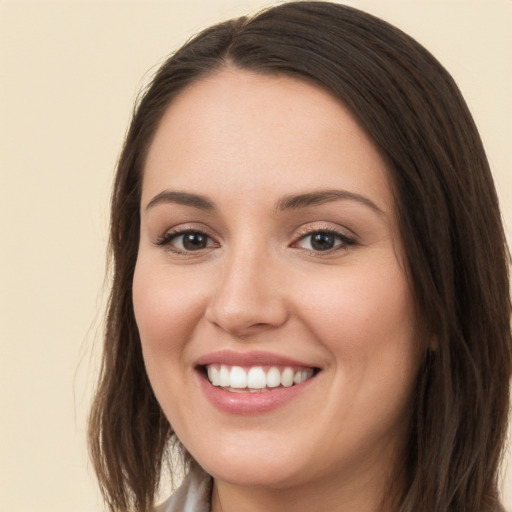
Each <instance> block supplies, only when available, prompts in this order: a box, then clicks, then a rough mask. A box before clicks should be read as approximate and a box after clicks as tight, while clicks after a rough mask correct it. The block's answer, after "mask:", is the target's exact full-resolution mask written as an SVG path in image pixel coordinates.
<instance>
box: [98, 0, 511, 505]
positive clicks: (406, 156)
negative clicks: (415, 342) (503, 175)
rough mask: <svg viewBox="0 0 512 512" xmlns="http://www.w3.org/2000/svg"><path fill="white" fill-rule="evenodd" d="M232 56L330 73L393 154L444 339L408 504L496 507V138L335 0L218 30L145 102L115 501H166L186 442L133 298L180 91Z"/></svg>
mask: <svg viewBox="0 0 512 512" xmlns="http://www.w3.org/2000/svg"><path fill="white" fill-rule="evenodd" d="M227 65H231V66H234V67H236V68H240V69H248V70H252V71H254V72H258V73H266V74H269V73H270V74H275V73H276V74H279V73H280V74H287V75H292V76H295V77H299V78H302V79H304V80H309V81H312V82H314V83H316V84H320V85H321V86H322V87H324V88H326V89H327V90H329V91H331V93H333V94H335V95H336V96H337V97H338V98H339V99H340V101H342V102H343V103H344V104H346V105H347V106H348V107H349V108H351V109H352V111H353V112H354V114H355V115H356V116H357V117H358V118H359V120H360V121H361V123H362V125H363V126H364V127H365V128H366V130H367V131H368V133H369V134H370V135H371V137H372V138H373V140H374V142H375V143H376V144H377V146H378V147H379V148H380V150H381V153H382V154H383V155H384V157H385V158H386V159H387V161H388V164H389V168H390V172H391V180H392V183H393V190H394V194H395V200H396V206H397V210H398V214H399V227H400V231H401V236H402V240H403V244H404V247H405V252H406V257H407V272H408V276H409V279H410V282H411V287H412V289H413V290H414V295H415V299H416V302H417V307H418V311H419V313H420V316H421V318H422V321H423V323H424V325H425V326H426V329H427V331H428V335H429V339H430V340H432V343H431V349H430V350H428V351H427V352H426V355H425V361H424V364H423V367H422V369H421V371H420V375H419V377H418V383H417V393H416V399H415V403H414V411H413V421H412V425H411V430H410V431H411V434H410V438H409V444H408V453H407V460H406V461H405V464H406V474H407V475H408V477H407V478H408V482H407V488H406V490H405V492H404V494H403V496H402V497H401V501H400V506H399V510H400V512H413V511H414V512H420V511H424V512H441V511H452V512H461V511H467V512H488V511H491V510H496V509H497V507H498V474H499V473H498V471H499V462H500V457H501V452H502V450H503V446H504V440H505V433H506V427H507V418H508V408H509V383H510V377H511V373H512V344H511V334H510V325H509V320H510V298H509V281H508V266H509V257H508V252H507V248H506V242H505V237H504V233H503V228H502V224H501V219H500V212H499V208H498V200H497V197H496V192H495V189H494V185H493V181H492V177H491V173H490V170H489V166H488V163H487V160H486V157H485V153H484V149H483V146H482V142H481V140H480V137H479V135H478V132H477V130H476V127H475V125H474V123H473V120H472V118H471V115H470V113H469V111H468V109H467V106H466V104H465V102H464V100H463V98H462V96H461V94H460V92H459V90H458V88H457V86H456V85H455V83H454V81H453V79H452V78H451V76H450V75H449V74H448V73H447V72H446V71H445V70H444V68H443V67H442V66H441V65H440V64H439V63H438V62H437V60H435V59H434V57H432V55H431V54H430V53H429V52H428V51H426V50H425V49H424V48H423V47H422V46H420V45H419V44H418V43H417V42H415V41H414V40H413V39H411V38H410V37H409V36H407V35H406V34H404V33H403V32H401V31H400V30H398V29H396V28H394V27H392V26H391V25H389V24H387V23H386V22H383V21H382V20H379V19H377V18H375V17H373V16H371V15H368V14H365V13H363V12H361V11H358V10H356V9H352V8H349V7H346V6H342V5H337V4H333V3H326V2H291V3H287V4H284V5H280V6H277V7H274V8H271V9H268V10H266V11H263V12H261V13H260V14H258V15H257V16H255V17H253V18H250V19H247V18H241V19H237V20H233V21H228V22H225V23H222V24H219V25H216V26H214V27H211V28H209V29H207V30H205V31H204V32H202V33H201V34H199V35H198V36H196V37H195V38H194V39H192V40H191V41H190V42H188V43H187V44H186V45H185V46H184V47H183V48H181V49H180V50H179V51H178V52H177V53H175V54H174V55H173V56H171V57H170V58H169V59H168V60H167V61H166V62H165V63H164V65H163V66H162V67H161V68H160V70H159V71H158V72H157V74H156V75H155V77H154V79H153V81H152V83H151V84H150V86H149V87H148V88H147V90H146V91H145V93H144V94H143V96H142V98H141V100H140V102H139V103H138V105H137V106H136V109H135V111H134V114H133V118H132V121H131V125H130V129H129V132H128V134H127V137H126V141H125V145H124V148H123V151H122V154H121V156H120V160H119V164H118V167H117V175H116V179H115V184H114V191H113V196H112V210H111V233H110V251H111V253H110V254H111V264H112V271H113V283H112V292H111V296H110V302H109V306H108V315H107V320H106V332H105V346H104V355H103V365H102V369H101V375H100V380H99V385H98V388H97V392H96V397H95V400H94V403H93V407H92V411H91V415H90V426H89V443H90V451H91V456H92V460H93V463H94V466H95V469H96V472H97V475H98V478H99V482H100V485H101V488H102V491H103V494H104V496H105V499H106V501H107V503H108V505H109V507H110V509H111V510H112V511H121V510H122V511H123V512H126V511H137V512H147V511H148V510H149V509H150V507H151V506H152V503H153V500H154V495H155V491H156V488H157V486H158V482H159V479H160V472H161V468H162V462H163V460H164V459H165V458H166V457H167V455H166V454H167V448H168V446H169V443H171V442H172V441H173V440H175V436H174V433H173V430H172V427H171V425H169V423H168V422H167V420H166V419H165V417H164V415H163V413H162V410H161V409H160V407H159V405H158V403H157V401H156V399H155V397H154V395H153V392H152V390H151V386H150V384H149V381H148V378H147V376H146V372H145V369H144V363H143V359H142V353H141V347H140V339H139V335H138V331H137V326H136V323H135V319H134V313H133V305H132V295H131V285H132V278H133V272H134V267H135V262H136V257H137V248H138V243H139V206H140V204H139V203H140V194H141V183H142V176H143V169H144V161H145V156H146V153H147V149H148V147H149V145H150V144H151V140H152V137H153V135H154V133H155V131H156V129H157V127H158V123H159V121H160V119H161V117H162V115H163V113H164V111H165V109H166V107H167V106H168V105H169V103H170V102H171V101H172V100H173V98H174V97H175V96H176V94H178V93H179V92H180V91H182V90H183V89H184V88H186V87H187V86H189V85H190V84H191V83H193V82H195V81H197V80H200V79H201V78H202V77H204V76H205V75H208V74H210V73H213V72H215V71H216V70H219V69H221V68H223V67H225V66H227Z"/></svg>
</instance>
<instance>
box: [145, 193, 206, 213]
mask: <svg viewBox="0 0 512 512" xmlns="http://www.w3.org/2000/svg"><path fill="white" fill-rule="evenodd" d="M162 203H175V204H182V205H184V206H192V207H193V208H197V209H199V210H214V209H215V203H213V202H212V201H210V200H209V199H208V198H207V197H205V196H201V195H199V194H191V193H190V192H174V191H171V190H164V191H163V192H160V193H159V194H157V195H156V196H155V197H153V199H151V201H149V203H148V205H147V206H146V210H149V209H150V208H153V207H154V206H156V205H158V204H162Z"/></svg>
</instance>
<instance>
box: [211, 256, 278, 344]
mask: <svg viewBox="0 0 512 512" xmlns="http://www.w3.org/2000/svg"><path fill="white" fill-rule="evenodd" d="M280 273H281V274H282V272H280V271H279V269H278V268H277V265H276V264H275V262H274V264H273V263H272V261H271V258H269V257H264V256H262V255H260V254H256V253H251V252H248V251H245V252H244V253H243V254H238V255H235V254H233V255H232V257H231V258H230V259H229V260H228V261H225V262H224V267H223V269H222V271H221V272H219V275H218V277H216V278H214V280H215V287H214V292H213V294H212V297H211V300H210V302H209V304H208V306H207V309H206V319H207V320H208V321H209V322H211V323H212V324H214V325H216V326H217V327H219V328H220V329H222V330H224V331H226V332H228V333H229V334H231V335H233V336H237V337H242V336H247V335H251V334H255V333H258V332H262V331H265V330H267V329H271V328H276V327H279V326H281V325H283V324H284V323H285V322H286V320H287V317H288V312H287V305H286V300H285V293H284V289H283V286H282V280H281V279H280V278H279V274H280Z"/></svg>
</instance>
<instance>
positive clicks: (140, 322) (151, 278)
mask: <svg viewBox="0 0 512 512" xmlns="http://www.w3.org/2000/svg"><path fill="white" fill-rule="evenodd" d="M182 281H184V279H183V278H182V279H181V280H180V277H179V275H176V276H172V275H170V273H169V272H168V271H165V269H162V268H160V265H159V264H158V263H155V262H152V263H148V262H145V261H144V260H143V259H142V260H141V259H139V260H138V261H137V265H136V267H135V273H134V279H133V307H134V312H135V320H136V322H137V326H138V329H139V334H140V338H141V343H142V348H143V351H144V356H145V359H146V356H148V357H149V355H150V354H154V355H155V356H162V355H165V354H170V355H172V356H173V358H176V357H177V355H178V354H180V353H181V351H182V349H183V348H184V345H185V341H186V340H187V339H190V337H191V335H192V333H193V331H194V329H195V327H196V325H197V323H198V321H199V319H200V318H201V316H202V314H203V311H204V307H203V306H204V293H201V290H199V289H198V288H197V287H195V286H194V283H190V282H182Z"/></svg>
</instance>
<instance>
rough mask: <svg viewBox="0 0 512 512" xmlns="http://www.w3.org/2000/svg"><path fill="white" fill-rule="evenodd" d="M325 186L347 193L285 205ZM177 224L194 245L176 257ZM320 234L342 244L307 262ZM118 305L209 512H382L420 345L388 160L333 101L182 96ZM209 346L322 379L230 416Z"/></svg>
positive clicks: (232, 92) (168, 117)
mask: <svg viewBox="0 0 512 512" xmlns="http://www.w3.org/2000/svg"><path fill="white" fill-rule="evenodd" d="M325 190H337V191H344V194H345V196H342V197H338V198H337V199H335V200H333V199H332V198H331V200H324V201H320V202H319V203H317V204H312V205H302V206H300V207H296V208H283V198H284V197H289V196H290V195H300V194H305V193H311V192H315V193H316V192H318V191H325ZM164 191H179V192H187V193H190V194H198V195H200V196H204V197H206V198H207V199H208V200H209V201H210V202H211V203H214V205H215V206H214V207H212V208H202V207H200V206H201V205H200V204H195V205H194V204H192V205H190V204H188V205H185V204H178V203H177V202H176V201H175V197H174V199H173V198H172V197H171V198H169V196H167V199H162V195H161V194H162V193H163V192H164ZM347 192H348V193H349V194H348V195H347V194H346V193H347ZM159 194H160V196H159ZM157 196H159V199H155V197H157ZM324 199H325V198H324ZM178 202H180V201H178ZM279 202H281V208H278V207H276V205H278V204H279ZM148 205H149V206H148ZM202 206H204V205H202ZM288 206H289V205H288ZM180 230H193V231H196V232H202V233H205V234H206V235H207V237H208V238H206V239H205V240H207V244H206V246H205V247H204V248H199V249H198V250H192V251H184V250H183V247H184V246H183V237H180V235H179V234H175V233H176V232H178V233H179V231H180ZM325 230H334V231H336V232H339V233H340V235H341V238H340V237H338V236H335V237H334V239H333V240H334V246H333V247H332V249H329V250H327V251H323V250H313V249H312V248H313V246H312V244H311V242H312V238H311V233H313V232H319V231H324V232H325ZM169 233H171V234H169ZM166 234H167V238H166V239H165V236H166ZM343 237H345V238H343ZM347 237H348V238H349V239H350V240H351V242H350V243H347V242H346V238H347ZM159 244H160V245H159ZM133 300H134V307H135V315H136V320H137V324H138V327H139V331H140V336H141V342H142V349H143V354H144V360H145V364H146V368H147V372H148V375H149V378H150V381H151V384H152V386H153V389H154V391H155V394H156V396H157V399H158V400H159V402H160V404H161V406H162V408H163V410H164V412H165V414H166V416H167V418H168V419H169V421H170V422H171V424H172V426H173V428H174V430H175V432H176V434H177V435H178V437H179V439H180V440H181V442H182V443H183V444H184V446H185V447H186V448H187V450H188V451H189V452H190V453H191V455H192V456H193V457H194V458H195V459H196V460H197V461H198V462H199V463H200V465H201V466H202V467H203V468H204V469H206V471H208V472H209V473H210V474H211V475H213V476H214V481H215V485H214V492H213V504H212V510H213V512H217V511H220V510H223V511H224V512H229V511H235V510H244V511H249V512H250V511H267V512H268V511H280V512H283V511H288V510H290V511H291V510H293V511H294V512H297V511H299V512H300V511H308V512H310V511H311V510H315V511H318V512H321V511H333V510H340V511H341V510H347V511H354V510H357V511H358V512H365V511H368V512H370V511H376V510H391V507H390V505H389V503H386V496H389V486H390V482H393V485H394V486H395V490H396V491H398V492H399V491H400V482H401V480H400V478H399V476H398V475H399V472H398V468H399V466H400V463H401V461H402V456H401V454H402V451H403V448H404V443H405V440H406V436H407V428H408V420H409V415H410V410H411V407H410V402H411V395H412V390H413V388H414V383H415V379H416V376H417V372H418V368H419V364H420V359H421V349H420V347H421V346H422V344H421V343H420V335H419V329H418V327H417V319H416V316H415V311H414V305H413V300H412V294H411V290H410V287H409V285H408V282H407V279H406V276H405V272H404V263H403V249H402V245H401V240H400V237H399V234H398V230H397V219H396V212H395V206H394V200H393V196H392V191H391V186H390V182H389V177H388V170H387V168H386V164H385V162H384V160H383V158H382V157H381V156H380V154H379V152H378V150H377V148H376V147H375V145H374V144H373V142H372V141H371V140H370V139H369V137H368V136H367V135H366V133H365V132H364V130H363V129H362V128H361V126H360V125H359V123H358V122H357V120H356V119H355V118H354V116H353V115H352V114H351V113H350V111H349V110H348V109H347V108H346V107H345V106H344V105H343V104H342V103H340V102H339V100H337V99H336V98H334V97H333V96H332V95H330V94H329V93H328V92H326V91H324V90H322V89H321V88H319V87H316V86H314V85H311V84H308V83H305V82H303V81H300V80H297V79H294V78H290V77H285V76H267V75H258V74H254V73H252V72H248V71H242V70H237V69H232V68H227V69H224V70H222V71H220V72H218V73H216V74H215V75H213V76H209V77H207V78H205V79H202V80H201V81H199V82H197V83H196V84H194V85H192V86H190V87H189V88H187V89H186V90H185V91H184V92H182V93H181V95H180V96H179V97H178V98H177V99H175V100H174V101H173V102H172V104H171V105H170V106H169V107H168V110H167V111H166V113H165V116H164V118H163V120H162V122H161V124H160V126H159V128H158V130H157V133H156V135H155V138H154V140H153V142H152V145H151V147H150V150H149V153H148V157H147V161H146V165H145V169H144V180H143V191H142V201H141V233H140V247H139V253H138V260H137V264H136V269H135V276H134V282H133ZM217 350H231V351H235V352H238V353H250V352H251V351H254V350H259V351H262V350H263V351H266V352H271V353H272V354H278V355H282V356H287V357H293V358H294V359H297V360H299V361H301V362H304V363H306V364H307V365H309V366H311V367H315V368H318V369H319V370H320V371H319V373H318V374H317V375H316V376H315V377H314V378H313V379H312V381H311V382H310V383H309V384H308V386H307V388H305V390H304V391H303V392H302V393H301V394H299V395H298V396H297V397H295V398H294V399H293V400H291V401H290V402H289V403H286V404H284V405H282V406H280V407H278V408H277V409H275V410H272V411H270V412H266V413H262V414H255V415H237V414H228V413H226V412H223V411H220V410H218V409H217V408H215V407H214V406H213V405H212V404H211V403H210V402H209V401H208V400H207V399H206V397H205V395H204V393H203V391H202V390H201V387H200V386H199V385H198V380H199V379H198V372H197V371H196V370H195V366H194V365H195V362H196V361H197V359H198V358H199V357H202V356H204V355H205V354H208V353H210V352H213V351H217ZM383 502H384V503H385V505H384V506H383V507H382V508H381V505H382V503H383Z"/></svg>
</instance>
